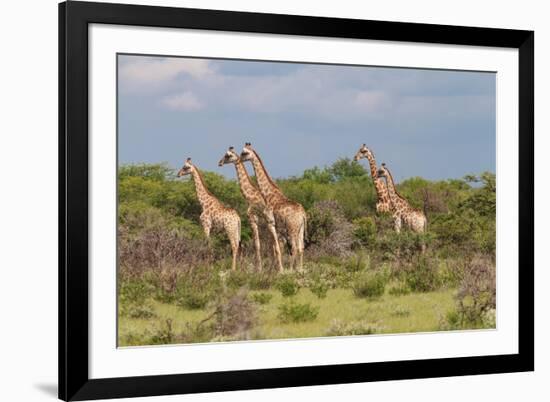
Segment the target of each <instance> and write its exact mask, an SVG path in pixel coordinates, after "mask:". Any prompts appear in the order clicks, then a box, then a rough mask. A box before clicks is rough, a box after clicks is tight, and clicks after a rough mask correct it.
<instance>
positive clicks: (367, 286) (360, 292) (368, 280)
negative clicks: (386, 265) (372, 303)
mask: <svg viewBox="0 0 550 402" xmlns="http://www.w3.org/2000/svg"><path fill="white" fill-rule="evenodd" d="M387 282H388V278H387V275H386V274H385V273H383V272H373V271H366V272H361V273H360V274H359V275H357V276H356V278H355V279H354V280H353V282H352V284H351V288H352V290H353V294H354V295H355V296H356V297H360V298H369V299H375V298H378V297H380V296H382V295H383V294H384V291H385V289H386V284H387Z"/></svg>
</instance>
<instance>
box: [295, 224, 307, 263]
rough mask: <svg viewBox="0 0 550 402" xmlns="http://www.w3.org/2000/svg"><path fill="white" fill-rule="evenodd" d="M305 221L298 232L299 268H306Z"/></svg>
mask: <svg viewBox="0 0 550 402" xmlns="http://www.w3.org/2000/svg"><path fill="white" fill-rule="evenodd" d="M305 229H306V228H305V223H304V224H303V225H302V226H301V227H300V231H299V232H298V239H297V240H298V258H299V260H298V270H299V271H302V270H303V269H304V237H305Z"/></svg>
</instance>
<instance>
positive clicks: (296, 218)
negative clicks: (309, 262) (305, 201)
mask: <svg viewBox="0 0 550 402" xmlns="http://www.w3.org/2000/svg"><path fill="white" fill-rule="evenodd" d="M241 160H242V161H250V162H251V163H252V166H253V167H254V172H255V173H256V179H257V180H258V187H259V188H260V191H261V193H262V195H263V196H264V198H265V200H266V202H267V205H268V206H269V207H270V208H272V209H273V214H274V215H275V219H276V225H277V227H278V228H279V229H284V231H285V233H286V238H287V240H288V243H289V244H290V255H291V263H290V267H291V268H294V267H295V266H296V259H297V258H298V262H297V267H298V270H302V267H303V260H304V237H305V232H306V225H307V215H306V211H305V210H304V207H303V206H302V205H300V204H298V203H297V202H294V201H291V200H289V199H288V198H287V197H286V196H285V195H284V194H283V192H282V191H281V189H280V188H279V187H278V186H277V185H276V184H275V182H273V180H272V179H271V177H270V176H269V173H267V170H266V169H265V167H264V164H263V162H262V160H261V159H260V157H259V156H258V153H257V152H256V151H255V150H254V149H253V148H252V145H251V144H250V143H249V142H247V143H246V144H245V146H244V148H243V150H242V152H241Z"/></svg>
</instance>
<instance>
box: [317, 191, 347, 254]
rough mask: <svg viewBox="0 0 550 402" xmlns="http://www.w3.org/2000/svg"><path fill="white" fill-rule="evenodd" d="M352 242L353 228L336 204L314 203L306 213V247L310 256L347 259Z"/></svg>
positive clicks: (331, 202)
mask: <svg viewBox="0 0 550 402" xmlns="http://www.w3.org/2000/svg"><path fill="white" fill-rule="evenodd" d="M353 241H354V226H353V224H352V223H350V222H349V221H348V220H347V219H346V217H345V215H344V212H343V210H342V207H341V206H340V204H338V202H336V201H333V200H327V201H319V202H316V203H315V204H314V205H313V207H312V208H311V209H310V210H309V211H308V233H307V245H308V248H309V253H310V254H312V255H327V254H328V255H334V256H339V257H347V256H349V255H350V253H351V247H352V244H353Z"/></svg>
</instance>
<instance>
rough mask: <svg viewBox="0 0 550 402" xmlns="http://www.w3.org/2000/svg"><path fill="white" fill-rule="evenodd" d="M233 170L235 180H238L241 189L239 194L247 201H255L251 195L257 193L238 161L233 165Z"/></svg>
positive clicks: (242, 164) (242, 165)
mask: <svg viewBox="0 0 550 402" xmlns="http://www.w3.org/2000/svg"><path fill="white" fill-rule="evenodd" d="M234 165H235V170H236V171H237V178H238V179H239V186H240V188H241V193H242V194H243V197H244V198H245V199H246V200H247V201H249V202H250V201H256V198H257V197H256V198H254V197H253V195H254V194H255V193H256V192H257V191H258V190H257V189H256V187H254V185H253V184H252V181H251V180H250V176H249V175H248V172H247V171H246V168H245V167H244V163H242V162H241V161H240V160H239V161H237V162H235V163H234Z"/></svg>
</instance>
